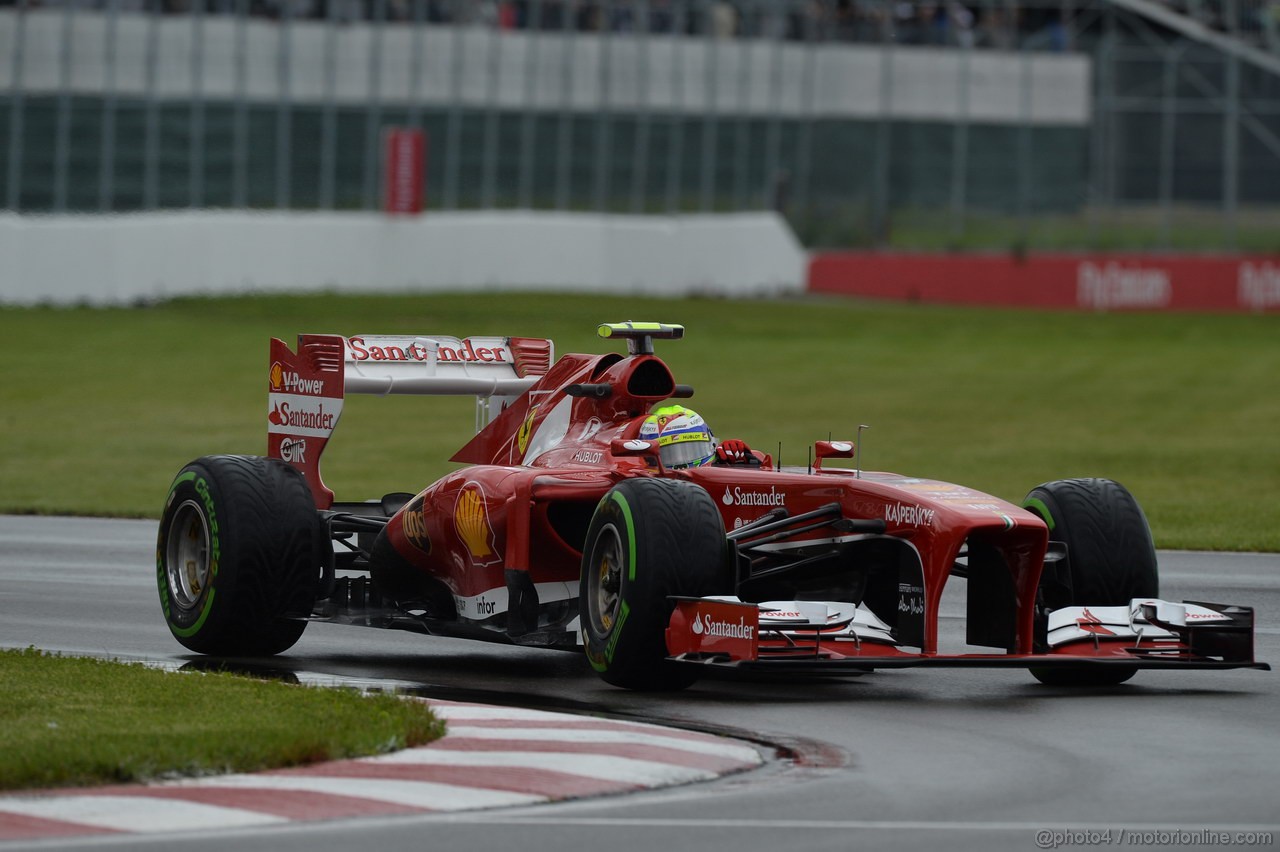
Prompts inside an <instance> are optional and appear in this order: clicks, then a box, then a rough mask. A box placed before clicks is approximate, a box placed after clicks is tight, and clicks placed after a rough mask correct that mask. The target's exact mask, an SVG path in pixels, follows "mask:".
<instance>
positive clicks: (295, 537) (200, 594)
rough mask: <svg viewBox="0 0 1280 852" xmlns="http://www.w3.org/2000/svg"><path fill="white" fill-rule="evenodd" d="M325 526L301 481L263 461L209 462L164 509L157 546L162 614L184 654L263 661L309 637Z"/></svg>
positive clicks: (179, 485) (184, 475) (199, 462)
mask: <svg viewBox="0 0 1280 852" xmlns="http://www.w3.org/2000/svg"><path fill="white" fill-rule="evenodd" d="M320 543H321V535H320V520H319V516H318V515H317V514H316V508H315V502H314V501H313V499H312V497H311V490H310V488H309V487H308V486H307V482H306V480H305V479H304V478H303V476H302V474H301V473H299V472H298V471H297V470H295V469H294V468H293V467H291V466H289V465H288V464H286V463H284V462H282V461H279V460H276V459H267V458H261V457H258V456H205V457H203V458H199V459H196V460H195V461H193V462H191V463H190V464H188V465H187V466H186V467H184V468H183V469H182V470H181V471H180V472H179V473H178V476H177V477H176V478H175V479H174V482H173V486H172V487H171V488H170V490H169V496H168V498H167V499H166V501H165V507H164V514H163V516H162V517H161V520H160V533H159V539H158V541H157V544H156V579H157V583H158V585H159V591H160V606H161V608H162V609H163V611H164V616H165V621H166V622H167V623H168V625H169V630H170V631H171V632H172V633H173V635H174V638H176V639H177V640H178V641H179V642H180V643H182V644H183V645H184V646H185V647H187V648H189V649H190V650H192V651H196V652H197V653H201V654H212V655H216V656H265V655H271V654H278V653H280V652H282V651H285V650H287V649H288V648H290V647H292V645H293V644H294V643H295V642H297V641H298V637H300V636H301V635H302V631H303V630H304V629H305V628H306V626H307V623H306V622H305V621H301V620H298V617H304V616H306V615H308V614H309V613H310V612H311V606H312V604H313V603H314V601H315V595H316V589H317V585H318V583H319V578H320Z"/></svg>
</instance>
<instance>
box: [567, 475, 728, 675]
mask: <svg viewBox="0 0 1280 852" xmlns="http://www.w3.org/2000/svg"><path fill="white" fill-rule="evenodd" d="M727 548H728V543H727V540H726V539H725V534H724V523H723V521H722V520H721V518H720V512H719V510H718V509H717V508H716V504H715V501H713V500H712V499H711V497H710V495H708V494H707V492H706V491H704V490H703V489H702V488H699V487H698V486H696V485H693V484H692V483H688V482H681V481H676V480H667V479H647V478H646V479H628V480H624V481H622V482H620V483H618V484H617V485H616V486H614V488H613V489H611V490H610V491H609V493H608V494H606V495H605V496H604V499H603V500H601V501H600V504H599V506H598V507H597V508H596V512H595V515H594V517H592V519H591V525H590V527H589V528H588V530H587V540H586V546H585V548H584V549H583V554H582V578H581V583H580V590H579V602H580V608H579V611H580V617H581V621H582V639H583V645H584V646H585V648H586V652H587V659H588V660H589V661H590V663H591V665H592V667H593V668H594V669H595V670H596V671H597V672H599V674H600V676H601V677H602V678H603V679H604V680H605V681H606V682H608V683H611V684H613V685H614V686H621V687H624V688H627V689H636V690H654V691H656V690H677V689H684V688H685V687H688V686H690V685H691V684H692V683H693V682H694V681H695V680H697V678H698V674H699V672H698V670H697V668H696V667H694V666H690V665H681V664H679V663H673V662H670V661H668V660H667V659H666V657H667V644H666V630H667V624H668V622H669V621H670V619H671V613H672V611H673V610H674V609H675V603H674V601H672V600H670V596H672V595H676V596H688V597H702V596H705V595H713V594H726V593H730V592H732V590H733V589H732V574H731V563H730V562H729V561H728V560H727V558H726V553H727Z"/></svg>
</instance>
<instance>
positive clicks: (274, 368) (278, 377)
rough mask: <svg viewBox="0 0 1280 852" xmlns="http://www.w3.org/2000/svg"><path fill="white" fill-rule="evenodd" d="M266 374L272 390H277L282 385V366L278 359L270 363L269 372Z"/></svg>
mask: <svg viewBox="0 0 1280 852" xmlns="http://www.w3.org/2000/svg"><path fill="white" fill-rule="evenodd" d="M268 376H269V381H270V382H271V389H272V390H273V391H278V390H280V389H282V388H283V387H284V367H282V366H281V365H280V362H279V361H275V362H273V363H272V364H271V372H270V373H269V374H268Z"/></svg>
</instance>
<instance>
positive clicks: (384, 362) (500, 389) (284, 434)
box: [267, 334, 555, 509]
mask: <svg viewBox="0 0 1280 852" xmlns="http://www.w3.org/2000/svg"><path fill="white" fill-rule="evenodd" d="M554 354H555V349H554V346H553V344H552V342H551V341H550V340H544V339H540V338H530V337H469V338H465V339H459V338H457V337H445V336H440V335H417V336H414V335H401V336H392V335H372V334H365V335H356V336H353V337H343V336H341V335H337V334H300V335H298V346H297V351H296V352H295V351H293V350H290V349H289V346H288V344H286V343H285V342H284V341H282V340H279V339H277V338H272V340H271V355H270V365H271V366H270V369H269V371H268V374H267V397H268V404H267V455H268V456H269V457H271V458H277V459H283V460H284V461H286V462H288V463H290V464H291V465H293V466H294V467H296V468H297V469H298V470H300V471H302V473H303V475H304V476H306V478H307V482H308V484H310V486H311V493H312V495H313V496H314V497H315V501H316V506H317V508H321V509H327V508H329V507H330V506H331V505H333V491H331V490H330V489H329V488H327V487H326V486H325V484H324V481H323V480H322V479H321V477H320V456H321V454H322V453H323V452H324V448H325V445H326V444H327V443H328V441H329V436H330V435H332V434H333V430H334V429H335V428H336V427H337V425H338V418H339V417H341V415H342V404H343V400H344V399H345V397H346V395H347V394H349V393H359V394H376V395H379V396H385V395H387V394H422V395H450V396H453V395H462V396H474V397H475V398H476V431H477V432H478V431H479V430H480V429H482V428H484V426H485V424H487V423H488V422H489V421H490V420H491V419H492V418H493V417H494V416H496V415H497V414H498V413H499V412H501V411H502V409H503V407H504V406H505V405H507V404H509V403H510V402H511V401H512V400H514V399H515V398H517V397H518V396H520V394H522V393H524V392H525V391H526V390H528V389H529V387H530V386H532V385H533V384H534V383H535V382H536V381H538V379H540V378H541V377H542V376H544V375H546V373H547V371H548V370H549V369H551V364H552V362H553V360H554Z"/></svg>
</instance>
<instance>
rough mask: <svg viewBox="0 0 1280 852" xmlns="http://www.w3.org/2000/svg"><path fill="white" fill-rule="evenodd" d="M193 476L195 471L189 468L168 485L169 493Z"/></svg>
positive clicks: (193, 477) (194, 476)
mask: <svg viewBox="0 0 1280 852" xmlns="http://www.w3.org/2000/svg"><path fill="white" fill-rule="evenodd" d="M195 478H196V474H195V471H192V470H189V471H187V472H186V473H184V474H181V475H180V476H179V477H178V478H177V479H175V480H174V481H173V485H171V486H169V493H170V494H172V493H173V492H174V491H175V490H176V489H177V487H178V486H179V485H181V484H182V483H184V482H190V481H191V480H193V479H195Z"/></svg>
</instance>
